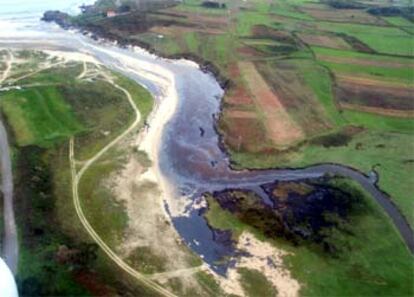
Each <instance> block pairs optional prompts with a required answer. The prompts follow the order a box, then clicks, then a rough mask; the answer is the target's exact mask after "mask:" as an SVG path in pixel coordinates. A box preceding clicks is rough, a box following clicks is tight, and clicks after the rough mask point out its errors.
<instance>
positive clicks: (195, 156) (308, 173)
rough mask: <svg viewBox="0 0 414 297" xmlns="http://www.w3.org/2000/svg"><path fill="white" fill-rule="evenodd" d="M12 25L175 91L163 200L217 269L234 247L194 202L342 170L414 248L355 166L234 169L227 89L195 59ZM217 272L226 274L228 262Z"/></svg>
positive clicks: (8, 40) (160, 96) (16, 37)
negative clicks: (226, 143) (222, 133)
mask: <svg viewBox="0 0 414 297" xmlns="http://www.w3.org/2000/svg"><path fill="white" fill-rule="evenodd" d="M11 22H12V26H9V27H8V28H12V29H10V30H11V31H10V32H4V31H1V32H0V46H3V47H14V48H30V49H40V50H41V49H55V50H56V49H59V50H65V51H78V52H83V53H88V54H90V55H92V56H94V57H95V58H96V59H97V60H98V61H100V62H102V63H103V64H105V65H106V66H107V67H109V68H112V69H114V70H116V71H119V72H121V73H123V74H125V75H126V76H128V77H130V78H132V79H134V80H135V81H137V82H139V83H141V84H143V85H144V86H146V87H147V88H148V89H149V90H150V91H151V92H152V94H153V95H154V97H155V98H156V100H157V101H158V103H160V102H162V101H163V100H169V94H170V93H169V92H170V91H171V88H172V89H174V91H175V92H176V93H177V95H178V106H177V108H176V110H175V112H174V115H173V116H172V118H171V119H170V120H169V121H168V123H167V124H166V125H165V126H164V128H163V133H162V140H161V144H160V147H159V150H158V155H159V169H160V171H161V172H162V174H163V175H164V176H165V177H166V178H167V179H168V180H169V182H170V183H171V184H172V185H174V188H175V195H174V197H171V199H166V200H165V205H166V208H167V210H169V213H170V215H171V216H172V219H173V222H174V224H175V227H176V229H177V231H178V232H179V233H180V235H181V236H182V238H183V239H184V241H185V242H186V243H187V244H188V245H189V246H190V247H191V248H192V249H193V250H194V251H196V252H197V253H198V254H200V255H201V256H202V257H204V259H205V261H206V262H207V263H209V264H211V265H212V266H213V267H214V263H215V261H217V260H219V259H220V258H222V257H223V256H225V255H229V254H231V253H232V252H233V251H232V249H231V247H229V246H228V245H226V244H223V243H222V240H217V234H213V233H212V231H211V230H210V229H209V228H208V226H207V224H206V222H205V220H204V219H203V217H202V216H201V215H200V211H201V210H200V209H199V208H196V207H194V204H193V203H192V202H193V201H195V200H197V198H199V197H200V195H201V193H203V192H211V191H216V190H223V189H226V188H239V189H250V190H254V191H256V192H257V193H258V194H259V195H260V196H261V197H262V198H263V199H264V200H265V201H266V199H267V197H266V194H265V193H264V192H263V191H262V190H261V188H260V185H262V184H265V183H269V182H272V181H275V180H299V179H304V178H312V177H320V176H322V175H324V174H327V173H331V174H341V175H344V176H347V177H350V178H352V179H354V180H356V181H357V182H359V183H360V184H361V185H362V186H363V187H364V188H365V189H366V190H367V191H368V192H369V193H371V194H372V196H373V197H374V198H375V199H376V201H377V202H378V203H379V204H380V205H381V206H382V207H383V208H384V210H385V211H386V212H387V214H388V215H389V216H390V217H391V219H392V220H393V222H394V224H395V226H396V228H397V229H398V230H399V232H400V234H401V236H402V238H403V239H404V241H405V242H406V244H407V246H408V247H409V249H410V250H411V251H412V252H414V239H413V233H412V230H411V229H410V227H409V225H408V224H407V222H406V220H405V219H404V217H403V216H402V215H401V213H400V212H399V211H398V209H397V208H396V207H395V206H394V204H393V203H391V202H390V200H389V198H388V197H387V196H386V195H384V194H383V193H382V192H381V191H380V190H379V189H378V188H377V187H376V186H375V184H374V181H373V180H372V179H370V178H369V177H368V176H365V175H363V174H361V173H359V172H357V171H355V170H353V169H351V168H347V167H344V166H340V165H333V164H324V165H317V166H312V167H309V168H306V169H298V170H290V169H286V170H265V171H233V170H231V169H230V167H229V160H228V158H227V156H226V154H225V153H224V152H223V151H222V150H221V149H220V146H219V139H218V135H217V133H216V131H215V129H214V125H215V119H216V118H217V116H218V113H219V107H220V100H221V97H222V95H223V90H222V89H221V88H220V86H219V84H218V83H217V81H216V80H215V79H214V77H212V76H211V75H210V74H207V73H203V72H202V71H200V70H199V69H198V67H195V66H194V64H193V63H188V62H185V61H178V62H177V61H175V62H174V61H170V60H165V59H160V58H158V57H156V56H153V55H150V54H148V53H146V52H144V51H132V50H131V49H129V50H128V49H120V48H118V47H116V46H114V45H109V44H107V43H97V42H95V41H92V40H90V39H89V38H87V37H85V36H82V35H80V34H79V33H74V32H67V31H63V30H61V29H59V28H58V27H57V26H54V25H50V24H43V23H40V22H37V21H36V22H34V21H32V23H31V24H30V26H29V29H30V30H29V31H27V29H26V28H27V24H26V25H24V26H21V25H19V23H18V21H11ZM33 22H34V23H33ZM13 30H14V31H13ZM13 32H14V33H13ZM33 32H36V34H33ZM181 202H182V203H181ZM177 204H183V205H185V208H184V211H185V214H182V213H179V212H177V211H176V207H175V206H176V205H177ZM216 269H217V270H218V271H219V272H223V271H224V270H225V265H224V266H221V267H216Z"/></svg>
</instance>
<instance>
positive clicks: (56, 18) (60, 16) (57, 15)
mask: <svg viewBox="0 0 414 297" xmlns="http://www.w3.org/2000/svg"><path fill="white" fill-rule="evenodd" d="M42 21H45V22H49V23H51V22H55V23H56V24H58V25H59V26H61V27H62V28H64V29H68V28H70V27H71V26H72V23H71V21H70V16H69V15H68V14H67V13H64V12H61V11H59V10H49V11H46V12H45V13H44V14H43V17H42Z"/></svg>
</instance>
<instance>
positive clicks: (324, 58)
mask: <svg viewBox="0 0 414 297" xmlns="http://www.w3.org/2000/svg"><path fill="white" fill-rule="evenodd" d="M316 58H317V59H318V60H322V61H326V62H332V63H340V64H355V65H362V66H380V67H389V68H402V67H407V66H409V67H413V68H414V62H411V61H410V62H408V63H404V64H403V63H399V62H392V61H375V60H368V59H362V58H349V57H337V56H326V55H318V54H317V55H316Z"/></svg>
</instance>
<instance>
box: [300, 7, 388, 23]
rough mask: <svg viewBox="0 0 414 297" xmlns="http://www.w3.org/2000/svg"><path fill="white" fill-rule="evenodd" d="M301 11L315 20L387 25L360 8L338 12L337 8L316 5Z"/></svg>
mask: <svg viewBox="0 0 414 297" xmlns="http://www.w3.org/2000/svg"><path fill="white" fill-rule="evenodd" d="M302 11H303V12H305V13H307V14H309V15H310V16H312V17H314V18H315V19H317V20H325V21H330V22H343V23H357V24H371V25H383V26H386V25H387V23H386V22H385V21H384V20H382V19H380V18H377V17H375V16H373V15H370V14H368V13H366V12H365V11H363V10H360V9H342V10H341V11H340V12H338V10H337V9H332V8H329V7H321V8H319V9H318V8H316V7H315V8H310V7H307V8H304V9H302Z"/></svg>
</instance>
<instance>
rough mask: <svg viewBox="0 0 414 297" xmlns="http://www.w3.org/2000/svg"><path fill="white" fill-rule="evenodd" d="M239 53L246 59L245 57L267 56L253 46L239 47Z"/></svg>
mask: <svg viewBox="0 0 414 297" xmlns="http://www.w3.org/2000/svg"><path fill="white" fill-rule="evenodd" d="M237 53H238V54H239V55H240V56H242V58H241V60H244V58H249V59H254V58H261V57H264V56H265V54H264V53H262V52H260V51H258V50H256V49H255V48H253V47H251V46H243V47H239V48H238V49H237Z"/></svg>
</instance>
